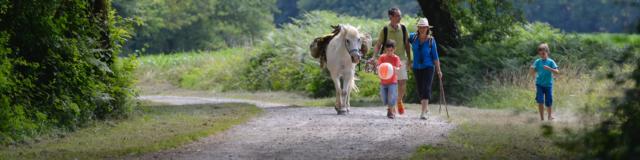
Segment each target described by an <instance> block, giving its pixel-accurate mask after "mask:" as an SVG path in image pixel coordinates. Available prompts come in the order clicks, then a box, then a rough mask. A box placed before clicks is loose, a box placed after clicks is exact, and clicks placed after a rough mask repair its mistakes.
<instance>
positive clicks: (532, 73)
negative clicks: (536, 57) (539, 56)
mask: <svg viewBox="0 0 640 160" xmlns="http://www.w3.org/2000/svg"><path fill="white" fill-rule="evenodd" d="M533 64H534V65H535V63H533ZM534 65H531V66H530V67H529V74H531V76H534V77H535V76H536V70H535V66H534Z"/></svg>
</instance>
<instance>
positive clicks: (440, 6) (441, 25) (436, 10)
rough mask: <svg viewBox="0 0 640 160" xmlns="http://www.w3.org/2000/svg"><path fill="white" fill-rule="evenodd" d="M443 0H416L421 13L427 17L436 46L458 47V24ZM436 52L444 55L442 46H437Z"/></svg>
mask: <svg viewBox="0 0 640 160" xmlns="http://www.w3.org/2000/svg"><path fill="white" fill-rule="evenodd" d="M444 1H445V0H418V3H419V4H420V8H422V14H423V15H424V16H425V17H427V19H429V25H432V26H434V28H432V31H433V35H434V37H436V39H437V41H438V46H444V47H453V48H455V47H459V45H460V33H459V31H458V25H456V22H455V21H454V20H453V17H452V16H451V13H450V11H449V8H448V7H449V6H447V4H446V2H444ZM438 53H440V54H441V55H446V53H445V52H444V51H443V50H442V47H439V48H438Z"/></svg>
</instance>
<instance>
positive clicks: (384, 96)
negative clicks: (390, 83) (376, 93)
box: [380, 84, 392, 118]
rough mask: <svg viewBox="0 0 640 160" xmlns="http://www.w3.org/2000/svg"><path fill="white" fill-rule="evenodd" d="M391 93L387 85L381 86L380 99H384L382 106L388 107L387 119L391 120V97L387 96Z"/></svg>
mask: <svg viewBox="0 0 640 160" xmlns="http://www.w3.org/2000/svg"><path fill="white" fill-rule="evenodd" d="M387 92H389V88H388V87H387V85H383V84H381V85H380V99H382V105H385V106H387V117H389V118H391V116H392V113H391V106H390V105H389V96H388V94H387Z"/></svg>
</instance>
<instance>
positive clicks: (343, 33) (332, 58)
mask: <svg viewBox="0 0 640 160" xmlns="http://www.w3.org/2000/svg"><path fill="white" fill-rule="evenodd" d="M338 28H339V32H338V34H337V35H336V36H335V37H334V38H333V39H331V41H330V42H329V45H328V46H327V69H329V73H330V74H331V80H333V84H334V86H335V89H336V107H335V108H336V112H338V115H343V114H346V113H347V112H349V110H350V107H351V104H350V103H349V95H350V94H351V91H352V90H356V91H357V87H356V84H355V81H354V77H355V67H356V64H357V63H358V62H359V61H360V57H361V56H362V53H361V47H363V43H366V42H364V41H366V40H365V38H364V37H366V36H364V35H362V34H360V32H358V29H357V28H355V27H353V26H351V25H339V26H338ZM365 46H366V45H365ZM367 49H368V48H367ZM341 84H342V85H341Z"/></svg>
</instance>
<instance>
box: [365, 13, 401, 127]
mask: <svg viewBox="0 0 640 160" xmlns="http://www.w3.org/2000/svg"><path fill="white" fill-rule="evenodd" d="M387 14H388V15H389V24H387V25H385V26H384V27H383V28H382V30H381V31H380V34H378V40H377V42H376V45H375V48H374V54H373V56H372V57H371V59H370V60H369V63H375V62H376V60H377V57H378V56H379V55H380V54H382V51H384V50H385V49H384V48H385V46H384V44H386V42H387V41H388V40H393V41H395V42H396V47H395V54H396V55H397V56H399V57H400V60H401V65H400V66H401V67H400V70H399V71H398V74H397V75H398V100H397V106H398V107H397V108H398V114H400V115H401V114H404V103H403V102H402V99H403V98H404V94H405V90H406V88H407V80H408V79H409V76H408V75H407V74H408V73H407V68H411V49H410V48H411V46H410V45H409V41H408V37H409V35H408V33H407V27H406V26H405V25H403V24H401V23H400V20H401V19H402V12H401V11H400V9H399V8H395V7H394V8H391V9H389V10H388V11H387Z"/></svg>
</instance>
